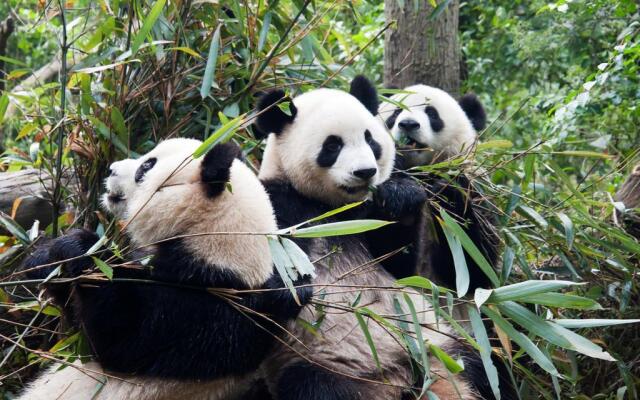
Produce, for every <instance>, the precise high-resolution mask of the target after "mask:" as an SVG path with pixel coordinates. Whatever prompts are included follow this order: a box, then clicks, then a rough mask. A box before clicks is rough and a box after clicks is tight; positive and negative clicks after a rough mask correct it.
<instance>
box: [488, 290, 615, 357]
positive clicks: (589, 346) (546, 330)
mask: <svg viewBox="0 0 640 400" xmlns="http://www.w3.org/2000/svg"><path fill="white" fill-rule="evenodd" d="M498 307H499V309H500V311H502V312H503V313H504V314H505V315H507V316H508V317H510V318H511V319H513V321H514V322H515V323H517V324H518V325H520V326H522V327H523V328H525V329H526V330H528V331H529V332H531V333H533V334H534V335H536V336H539V337H541V338H543V339H545V340H546V341H548V342H549V343H552V344H555V345H556V346H560V347H562V348H565V349H569V350H575V351H577V352H579V353H582V354H584V355H587V356H589V357H593V358H598V359H601V360H606V361H615V359H614V358H613V357H611V355H610V354H609V353H607V352H606V351H604V350H602V348H601V347H600V346H598V345H597V344H595V343H593V342H592V341H590V340H589V339H587V338H585V337H584V336H580V335H578V334H577V333H575V332H572V331H570V330H568V329H566V328H563V327H562V326H560V325H557V324H554V323H553V322H550V321H545V320H543V319H542V318H540V317H539V316H537V315H536V314H534V313H533V312H531V311H529V310H528V309H527V308H526V307H523V306H521V305H520V304H518V303H515V302H513V301H508V302H505V303H502V304H500V305H499V306H498Z"/></svg>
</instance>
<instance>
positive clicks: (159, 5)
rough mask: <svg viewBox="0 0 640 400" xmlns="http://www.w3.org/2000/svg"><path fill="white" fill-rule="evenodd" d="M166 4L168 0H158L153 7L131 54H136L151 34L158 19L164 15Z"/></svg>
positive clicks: (133, 45) (138, 34) (134, 41)
mask: <svg viewBox="0 0 640 400" xmlns="http://www.w3.org/2000/svg"><path fill="white" fill-rule="evenodd" d="M166 2H167V0H158V1H156V3H155V4H154V5H153V7H152V8H151V11H150V12H149V15H147V17H146V18H145V19H144V22H143V23H142V28H140V30H139V31H138V33H136V36H135V37H134V38H133V42H132V43H133V44H132V45H131V54H136V52H137V51H138V49H139V48H140V46H141V45H142V43H144V41H145V39H146V38H147V36H148V35H149V33H150V32H151V28H153V26H154V25H155V23H156V21H157V20H158V17H160V14H161V13H162V10H163V9H164V5H165V3H166Z"/></svg>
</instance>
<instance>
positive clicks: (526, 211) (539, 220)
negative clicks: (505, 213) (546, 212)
mask: <svg viewBox="0 0 640 400" xmlns="http://www.w3.org/2000/svg"><path fill="white" fill-rule="evenodd" d="M517 209H518V210H520V211H521V212H520V214H522V215H524V216H525V217H526V218H528V219H530V220H532V221H533V222H534V223H536V224H537V225H539V226H540V227H541V228H542V229H547V227H548V226H549V223H548V222H547V220H546V219H544V217H543V216H542V215H540V214H539V213H538V212H537V211H536V210H534V209H533V208H531V207H529V206H525V205H524V204H520V205H519V206H518V207H517Z"/></svg>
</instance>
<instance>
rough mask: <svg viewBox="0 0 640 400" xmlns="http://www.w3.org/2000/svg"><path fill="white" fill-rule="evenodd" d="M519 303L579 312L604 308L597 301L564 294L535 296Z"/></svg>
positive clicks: (540, 294)
mask: <svg viewBox="0 0 640 400" xmlns="http://www.w3.org/2000/svg"><path fill="white" fill-rule="evenodd" d="M519 301H521V302H523V303H532V304H541V305H544V306H548V307H560V308H573V309H578V310H602V306H601V305H600V304H598V302H597V301H595V300H592V299H589V298H587V297H582V296H575V295H571V294H564V293H539V294H533V295H528V296H527V297H524V298H521V299H520V300H519Z"/></svg>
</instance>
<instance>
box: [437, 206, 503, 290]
mask: <svg viewBox="0 0 640 400" xmlns="http://www.w3.org/2000/svg"><path fill="white" fill-rule="evenodd" d="M440 215H441V216H442V219H443V220H444V222H445V224H446V225H447V227H449V228H450V229H451V232H453V234H454V235H455V236H456V237H457V238H458V240H459V241H460V243H461V244H462V247H464V249H465V250H466V252H467V253H468V254H469V256H471V258H472V259H473V261H475V262H476V264H478V267H480V269H481V270H482V272H484V274H485V275H486V276H487V277H488V278H489V280H490V281H491V283H492V284H493V285H494V286H499V285H500V279H498V275H496V271H494V270H493V267H492V266H491V265H490V264H489V262H488V261H487V259H486V258H485V257H484V256H483V255H482V252H480V250H479V249H478V247H477V246H476V245H475V244H474V243H473V241H472V240H471V238H469V235H467V233H466V232H465V231H464V230H463V229H462V227H461V226H460V225H459V224H458V223H457V222H456V221H455V220H454V219H453V218H451V216H450V215H449V214H447V212H446V211H445V210H444V208H442V209H440Z"/></svg>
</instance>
